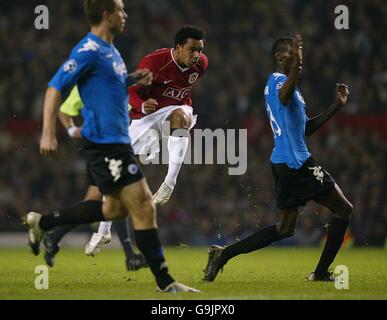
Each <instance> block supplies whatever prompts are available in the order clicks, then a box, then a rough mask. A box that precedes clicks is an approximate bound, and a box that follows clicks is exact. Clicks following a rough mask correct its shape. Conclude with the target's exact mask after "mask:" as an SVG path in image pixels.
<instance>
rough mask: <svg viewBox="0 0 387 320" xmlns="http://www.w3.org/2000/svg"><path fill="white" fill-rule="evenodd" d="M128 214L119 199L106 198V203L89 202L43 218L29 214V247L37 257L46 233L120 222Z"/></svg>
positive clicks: (26, 220) (35, 214) (100, 201)
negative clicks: (62, 228)
mask: <svg viewBox="0 0 387 320" xmlns="http://www.w3.org/2000/svg"><path fill="white" fill-rule="evenodd" d="M126 216H127V212H126V210H125V208H123V207H122V205H121V202H120V200H119V199H116V198H114V197H111V196H106V201H104V202H102V200H87V201H82V202H80V203H79V204H77V205H75V206H73V207H70V208H66V209H60V210H56V211H54V212H53V213H50V214H48V215H44V216H42V215H41V214H39V213H37V212H29V213H28V214H27V216H26V217H25V224H26V225H27V227H28V229H29V238H30V242H29V245H30V247H31V249H32V251H33V253H34V254H35V255H37V254H39V250H34V249H36V248H39V244H40V241H41V239H42V237H43V235H44V233H45V232H47V231H49V230H52V229H53V228H55V227H58V226H62V225H80V224H90V223H93V222H97V221H106V220H118V219H122V218H125V217H126Z"/></svg>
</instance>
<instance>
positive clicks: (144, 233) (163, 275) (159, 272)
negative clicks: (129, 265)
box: [134, 229, 174, 290]
mask: <svg viewBox="0 0 387 320" xmlns="http://www.w3.org/2000/svg"><path fill="white" fill-rule="evenodd" d="M134 234H135V237H136V243H137V247H138V249H139V250H140V251H141V253H142V254H143V255H144V257H145V261H146V262H147V264H148V266H149V268H150V269H151V271H152V273H153V275H154V276H155V278H156V282H157V285H158V286H159V288H160V289H162V290H163V289H165V288H166V287H167V286H168V285H170V284H171V283H172V282H174V279H173V278H172V277H171V275H170V274H169V272H168V267H167V263H166V262H165V259H164V254H163V249H162V247H161V243H160V239H159V236H158V232H157V229H148V230H135V231H134Z"/></svg>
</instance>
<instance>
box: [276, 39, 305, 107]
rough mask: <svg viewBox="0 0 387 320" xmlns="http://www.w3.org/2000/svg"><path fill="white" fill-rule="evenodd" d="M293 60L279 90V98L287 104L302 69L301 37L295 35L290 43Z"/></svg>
mask: <svg viewBox="0 0 387 320" xmlns="http://www.w3.org/2000/svg"><path fill="white" fill-rule="evenodd" d="M292 56H293V61H292V65H291V67H290V71H289V75H288V78H287V79H286V81H285V83H284V85H283V86H282V88H281V89H280V90H279V99H280V101H281V103H282V104H283V105H285V106H286V105H287V104H288V102H289V100H290V99H291V98H292V96H293V94H294V89H295V88H296V85H297V80H298V75H299V74H300V72H301V70H302V38H301V36H300V35H299V34H297V35H296V37H295V38H294V41H293V45H292Z"/></svg>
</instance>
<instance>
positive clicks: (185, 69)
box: [171, 48, 190, 72]
mask: <svg viewBox="0 0 387 320" xmlns="http://www.w3.org/2000/svg"><path fill="white" fill-rule="evenodd" d="M172 52H173V48H172V49H171V57H172V60H173V62H174V63H175V64H176V65H177V67H178V68H179V69H180V71H181V72H186V71H187V70H188V69H189V68H190V67H187V68H182V67H180V66H179V64H178V63H177V62H176V60H175V58H174V57H173V54H172Z"/></svg>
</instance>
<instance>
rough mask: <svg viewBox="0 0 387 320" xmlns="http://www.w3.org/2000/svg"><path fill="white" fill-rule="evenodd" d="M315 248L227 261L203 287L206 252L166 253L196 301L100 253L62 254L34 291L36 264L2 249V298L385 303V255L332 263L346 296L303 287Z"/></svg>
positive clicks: (328, 286) (355, 254)
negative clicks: (344, 275) (345, 280)
mask: <svg viewBox="0 0 387 320" xmlns="http://www.w3.org/2000/svg"><path fill="white" fill-rule="evenodd" d="M320 252H321V249H320V248H316V249H305V248H275V247H274V248H266V249H263V250H260V251H259V252H255V253H251V254H248V255H242V256H239V257H237V258H235V259H234V260H231V261H229V263H228V264H227V265H226V266H225V268H224V271H223V273H220V274H219V275H218V277H217V279H216V280H215V282H213V283H205V282H203V281H201V279H202V276H203V273H202V270H203V269H204V267H205V265H206V263H207V249H206V248H166V249H165V256H166V258H167V261H168V264H169V268H170V270H171V272H172V274H173V275H174V277H176V278H177V279H178V280H179V281H181V282H183V283H185V284H187V285H190V286H193V287H195V288H198V289H200V290H201V291H202V292H201V293H199V294H188V293H182V294H165V293H157V292H155V283H154V280H153V277H152V276H151V274H150V271H149V269H141V270H139V271H135V272H127V271H126V269H125V265H124V255H123V253H122V251H120V250H109V249H104V250H103V251H102V252H101V253H100V254H99V255H98V256H96V257H95V258H90V257H86V256H85V255H84V254H83V251H82V250H66V249H62V250H61V252H60V253H59V254H58V256H57V261H56V265H55V267H54V268H53V269H50V270H49V289H48V290H37V289H35V285H34V282H35V277H36V276H38V275H37V274H35V273H34V271H35V267H36V266H37V265H44V260H43V256H42V253H41V255H40V256H38V257H35V256H33V255H32V254H31V253H29V252H28V250H27V249H9V250H7V249H0V299H132V300H136V299H158V300H164V299H222V300H223V299H232V300H237V299H249V300H250V299H253V300H258V299H324V300H325V299H383V300H385V299H387V251H386V250H383V249H372V248H364V249H350V248H348V249H343V250H342V251H341V252H340V253H339V255H338V257H337V258H336V261H335V264H334V265H335V266H336V265H339V264H340V265H346V266H347V267H348V269H349V289H348V290H337V289H336V288H335V286H334V284H333V283H317V282H313V283H311V282H308V281H305V277H306V276H307V275H308V274H309V272H310V271H312V270H313V269H314V267H315V265H316V263H317V261H318V259H319V257H320Z"/></svg>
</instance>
